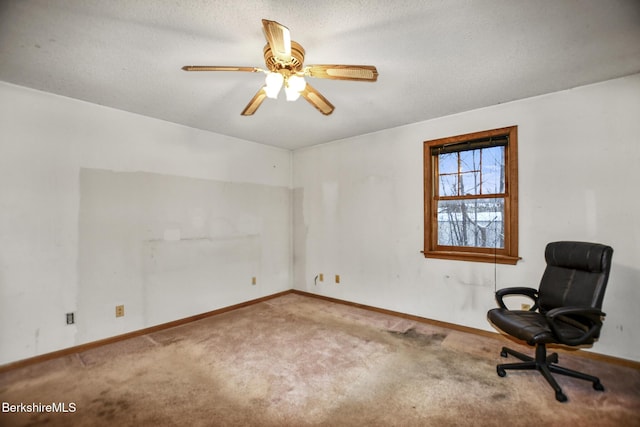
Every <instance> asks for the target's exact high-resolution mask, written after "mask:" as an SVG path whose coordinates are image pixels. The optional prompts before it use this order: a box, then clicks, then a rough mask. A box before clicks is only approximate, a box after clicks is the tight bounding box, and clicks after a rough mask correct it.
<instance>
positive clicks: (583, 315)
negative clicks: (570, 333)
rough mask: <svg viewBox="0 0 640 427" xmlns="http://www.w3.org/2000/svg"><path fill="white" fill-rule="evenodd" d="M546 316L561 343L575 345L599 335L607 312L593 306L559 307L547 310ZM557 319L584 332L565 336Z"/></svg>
mask: <svg viewBox="0 0 640 427" xmlns="http://www.w3.org/2000/svg"><path fill="white" fill-rule="evenodd" d="M545 316H546V318H547V322H549V326H550V327H551V330H552V331H553V333H554V334H555V335H556V337H558V340H559V341H560V343H561V344H566V345H574V346H575V345H580V344H585V343H587V342H589V341H591V340H592V338H594V337H597V336H598V333H599V332H600V328H601V327H602V319H603V317H604V316H605V314H604V313H603V312H602V311H601V310H598V309H597V308H592V307H558V308H554V309H551V310H549V311H548V312H546V313H545ZM556 319H557V320H558V321H561V322H564V323H566V324H569V325H571V326H574V327H575V328H577V329H580V330H582V331H583V334H582V335H580V336H579V337H573V338H570V337H567V336H566V334H565V336H563V334H562V331H561V330H560V328H559V327H558V324H557V323H556Z"/></svg>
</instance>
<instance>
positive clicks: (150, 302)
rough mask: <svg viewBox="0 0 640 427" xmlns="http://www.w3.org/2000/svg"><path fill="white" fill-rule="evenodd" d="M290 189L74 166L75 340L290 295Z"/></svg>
mask: <svg viewBox="0 0 640 427" xmlns="http://www.w3.org/2000/svg"><path fill="white" fill-rule="evenodd" d="M289 191H290V190H289V189H288V188H286V187H274V186H267V185H259V184H247V183H229V182H222V181H214V180H206V179H196V178H186V177H177V176H171V175H162V174H155V173H147V172H113V171H106V170H99V169H81V171H80V213H79V245H78V246H79V255H78V278H79V279H78V280H79V286H78V288H79V295H78V317H79V318H80V319H82V322H79V323H78V340H79V342H86V341H91V340H95V339H100V338H104V337H108V336H112V335H116V334H120V333H124V332H128V331H130V330H136V329H140V328H144V327H148V326H153V325H155V324H159V323H163V322H168V321H171V320H175V319H179V318H183V317H187V316H191V315H195V314H199V313H202V312H206V311H210V310H213V309H216V308H219V307H223V306H227V305H231V304H234V303H238V302H241V301H245V300H247V299H251V298H256V297H260V296H263V295H264V294H270V293H274V292H278V291H282V290H285V289H288V288H289V286H290V280H289V271H290V265H289V260H290V239H289V236H290V232H291V231H290V223H291V222H290V204H289V197H290V192H289ZM253 277H256V278H257V280H256V284H255V285H254V284H253V283H252V279H253ZM120 304H124V305H125V313H126V314H125V316H124V317H121V318H118V319H116V318H115V316H114V309H115V306H116V305H120Z"/></svg>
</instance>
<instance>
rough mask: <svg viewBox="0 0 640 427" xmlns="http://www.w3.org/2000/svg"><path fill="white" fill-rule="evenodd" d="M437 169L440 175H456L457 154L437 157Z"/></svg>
mask: <svg viewBox="0 0 640 427" xmlns="http://www.w3.org/2000/svg"><path fill="white" fill-rule="evenodd" d="M438 169H439V170H440V174H441V175H446V174H450V173H458V153H447V154H440V155H438Z"/></svg>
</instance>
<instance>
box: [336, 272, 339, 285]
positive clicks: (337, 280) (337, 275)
mask: <svg viewBox="0 0 640 427" xmlns="http://www.w3.org/2000/svg"><path fill="white" fill-rule="evenodd" d="M336 283H340V275H339V274H336Z"/></svg>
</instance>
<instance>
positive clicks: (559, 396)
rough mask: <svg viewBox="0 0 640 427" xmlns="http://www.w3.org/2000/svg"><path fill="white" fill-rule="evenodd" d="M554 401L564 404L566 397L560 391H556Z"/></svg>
mask: <svg viewBox="0 0 640 427" xmlns="http://www.w3.org/2000/svg"><path fill="white" fill-rule="evenodd" d="M556 400H557V401H558V402H566V401H567V396H565V395H564V393H563V392H561V391H556Z"/></svg>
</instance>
